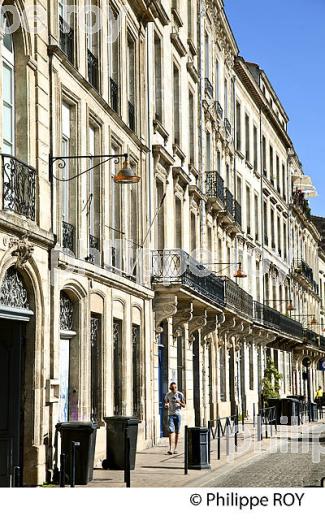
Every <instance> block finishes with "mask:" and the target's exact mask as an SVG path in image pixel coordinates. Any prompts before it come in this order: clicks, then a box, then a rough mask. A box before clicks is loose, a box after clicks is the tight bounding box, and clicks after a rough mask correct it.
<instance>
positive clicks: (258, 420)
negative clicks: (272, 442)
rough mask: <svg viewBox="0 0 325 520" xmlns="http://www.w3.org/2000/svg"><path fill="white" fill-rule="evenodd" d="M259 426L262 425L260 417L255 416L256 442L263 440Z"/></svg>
mask: <svg viewBox="0 0 325 520" xmlns="http://www.w3.org/2000/svg"><path fill="white" fill-rule="evenodd" d="M261 426H262V424H261V416H260V414H257V440H258V441H261V440H263V435H262V428H261Z"/></svg>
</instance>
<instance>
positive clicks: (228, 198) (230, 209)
mask: <svg viewBox="0 0 325 520" xmlns="http://www.w3.org/2000/svg"><path fill="white" fill-rule="evenodd" d="M225 205H226V211H227V213H229V215H231V216H232V217H233V215H234V196H233V194H232V193H231V191H229V190H228V188H225Z"/></svg>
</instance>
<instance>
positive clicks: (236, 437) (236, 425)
mask: <svg viewBox="0 0 325 520" xmlns="http://www.w3.org/2000/svg"><path fill="white" fill-rule="evenodd" d="M238 430H239V423H238V415H236V418H235V451H237V448H238Z"/></svg>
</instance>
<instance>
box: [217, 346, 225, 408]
mask: <svg viewBox="0 0 325 520" xmlns="http://www.w3.org/2000/svg"><path fill="white" fill-rule="evenodd" d="M219 352H220V359H219V367H220V373H219V375H220V378H219V380H220V401H226V400H227V385H226V355H227V350H226V348H225V347H221V349H220V351H219Z"/></svg>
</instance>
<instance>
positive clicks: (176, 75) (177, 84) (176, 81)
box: [173, 65, 181, 145]
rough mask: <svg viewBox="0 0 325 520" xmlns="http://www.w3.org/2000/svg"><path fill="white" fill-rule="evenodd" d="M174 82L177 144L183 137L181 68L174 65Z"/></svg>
mask: <svg viewBox="0 0 325 520" xmlns="http://www.w3.org/2000/svg"><path fill="white" fill-rule="evenodd" d="M173 76H174V82H173V89H174V143H175V144H177V145H180V138H181V132H180V92H179V89H180V79H179V70H178V68H177V67H176V65H174V74H173Z"/></svg>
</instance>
